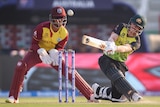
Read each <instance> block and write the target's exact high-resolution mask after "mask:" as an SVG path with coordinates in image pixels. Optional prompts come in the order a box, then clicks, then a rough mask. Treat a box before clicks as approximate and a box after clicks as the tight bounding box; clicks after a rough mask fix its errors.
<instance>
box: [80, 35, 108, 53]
mask: <svg viewBox="0 0 160 107" xmlns="http://www.w3.org/2000/svg"><path fill="white" fill-rule="evenodd" d="M82 44H85V45H88V46H92V47H95V48H98V49H101V50H104V49H105V47H106V41H103V40H100V39H97V38H94V37H91V36H88V35H83V37H82Z"/></svg>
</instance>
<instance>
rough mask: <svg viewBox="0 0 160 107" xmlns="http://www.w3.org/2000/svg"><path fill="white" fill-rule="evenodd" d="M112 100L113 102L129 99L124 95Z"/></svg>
mask: <svg viewBox="0 0 160 107" xmlns="http://www.w3.org/2000/svg"><path fill="white" fill-rule="evenodd" d="M111 101H112V102H126V101H127V98H126V97H125V96H124V95H122V96H121V97H120V98H119V99H117V98H112V99H111Z"/></svg>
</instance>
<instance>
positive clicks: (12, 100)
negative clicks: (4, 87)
mask: <svg viewBox="0 0 160 107" xmlns="http://www.w3.org/2000/svg"><path fill="white" fill-rule="evenodd" d="M5 102H6V103H19V100H18V99H17V100H16V99H14V97H13V96H10V97H9V98H8V99H7V100H6V101H5Z"/></svg>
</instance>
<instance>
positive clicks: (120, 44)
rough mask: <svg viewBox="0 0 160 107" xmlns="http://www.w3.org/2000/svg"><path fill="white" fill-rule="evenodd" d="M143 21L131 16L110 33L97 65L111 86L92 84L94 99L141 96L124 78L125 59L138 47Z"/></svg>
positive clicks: (134, 97) (136, 99)
mask: <svg viewBox="0 0 160 107" xmlns="http://www.w3.org/2000/svg"><path fill="white" fill-rule="evenodd" d="M144 26H145V21H144V19H143V17H142V16H140V15H135V16H133V17H132V18H131V19H130V21H129V23H128V24H125V23H121V24H119V25H117V26H116V28H115V29H114V30H113V32H112V33H111V36H110V37H109V39H108V41H107V42H106V46H102V47H105V48H104V54H103V55H102V56H101V57H100V58H99V66H100V68H101V70H102V71H103V72H104V74H105V75H106V76H107V77H108V78H109V80H110V81H111V87H102V86H100V85H98V84H97V83H95V84H93V85H92V88H93V90H94V97H95V98H96V99H103V100H110V101H112V102H125V101H127V99H128V100H129V101H139V100H141V99H142V96H140V94H139V93H138V92H137V91H136V90H135V89H134V88H133V87H132V86H131V85H130V84H129V82H128V81H127V80H126V79H125V72H126V71H128V69H127V66H126V65H125V61H126V60H127V57H128V56H129V55H130V54H131V53H132V52H134V51H135V50H137V49H138V48H139V47H140V45H141V44H140V35H141V33H142V32H143V29H144Z"/></svg>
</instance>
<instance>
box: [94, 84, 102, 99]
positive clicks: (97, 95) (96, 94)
mask: <svg viewBox="0 0 160 107" xmlns="http://www.w3.org/2000/svg"><path fill="white" fill-rule="evenodd" d="M98 88H99V89H100V88H101V87H100V86H99V84H97V83H94V84H93V85H92V89H93V92H94V94H93V97H94V98H95V99H101V97H100V96H99V93H97V89H98Z"/></svg>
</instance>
